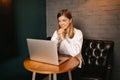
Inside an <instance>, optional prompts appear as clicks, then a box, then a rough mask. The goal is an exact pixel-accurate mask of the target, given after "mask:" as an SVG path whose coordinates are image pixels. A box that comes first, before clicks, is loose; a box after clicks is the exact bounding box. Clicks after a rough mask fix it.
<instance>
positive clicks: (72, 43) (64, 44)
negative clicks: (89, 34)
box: [51, 28, 83, 67]
mask: <svg viewBox="0 0 120 80" xmlns="http://www.w3.org/2000/svg"><path fill="white" fill-rule="evenodd" d="M57 37H58V35H57V31H55V32H54V34H53V36H52V38H51V40H52V41H56V42H57V43H58V51H59V53H62V54H67V55H71V56H73V57H75V56H76V57H77V58H78V59H79V60H80V65H79V67H81V63H82V55H81V49H82V43H83V34H82V32H81V30H78V29H76V28H74V37H73V38H72V39H70V38H69V37H68V35H67V34H66V37H65V39H64V40H63V41H62V40H58V38H57Z"/></svg>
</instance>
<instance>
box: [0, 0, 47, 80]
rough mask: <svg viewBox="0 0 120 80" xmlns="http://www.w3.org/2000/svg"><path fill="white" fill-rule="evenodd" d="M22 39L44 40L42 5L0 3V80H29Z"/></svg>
mask: <svg viewBox="0 0 120 80" xmlns="http://www.w3.org/2000/svg"><path fill="white" fill-rule="evenodd" d="M26 38H41V39H44V38H46V1H45V0H0V80H10V79H11V80H27V79H29V80H30V79H31V72H29V71H27V70H26V69H25V68H24V66H23V61H24V59H26V58H28V56H29V55H28V51H27V45H26Z"/></svg>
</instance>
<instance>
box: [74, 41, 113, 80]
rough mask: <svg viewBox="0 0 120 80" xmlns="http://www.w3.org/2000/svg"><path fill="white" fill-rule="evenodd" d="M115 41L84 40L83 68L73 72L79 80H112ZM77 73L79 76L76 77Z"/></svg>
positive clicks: (75, 76)
mask: <svg viewBox="0 0 120 80" xmlns="http://www.w3.org/2000/svg"><path fill="white" fill-rule="evenodd" d="M113 46H114V42H113V41H107V40H92V39H84V40H83V47H82V56H83V60H84V63H83V66H82V68H81V69H80V68H78V69H76V70H74V71H73V76H74V78H76V79H77V80H110V74H111V70H112V60H113ZM76 73H77V75H76Z"/></svg>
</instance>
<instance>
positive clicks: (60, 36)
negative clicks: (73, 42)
mask: <svg viewBox="0 0 120 80" xmlns="http://www.w3.org/2000/svg"><path fill="white" fill-rule="evenodd" d="M58 39H61V40H64V39H65V30H64V29H62V28H60V29H59V30H58Z"/></svg>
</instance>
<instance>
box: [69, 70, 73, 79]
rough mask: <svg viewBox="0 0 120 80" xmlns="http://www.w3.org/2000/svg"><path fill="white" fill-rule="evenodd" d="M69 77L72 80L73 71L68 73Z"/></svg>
mask: <svg viewBox="0 0 120 80" xmlns="http://www.w3.org/2000/svg"><path fill="white" fill-rule="evenodd" d="M68 77H69V80H72V74H71V71H68Z"/></svg>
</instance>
